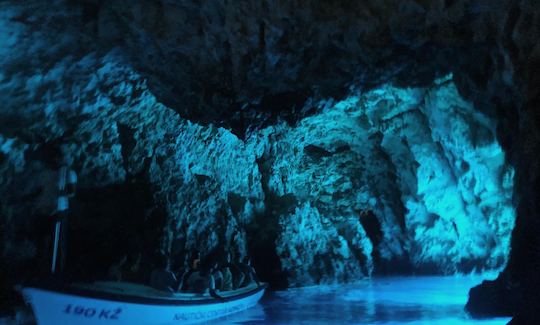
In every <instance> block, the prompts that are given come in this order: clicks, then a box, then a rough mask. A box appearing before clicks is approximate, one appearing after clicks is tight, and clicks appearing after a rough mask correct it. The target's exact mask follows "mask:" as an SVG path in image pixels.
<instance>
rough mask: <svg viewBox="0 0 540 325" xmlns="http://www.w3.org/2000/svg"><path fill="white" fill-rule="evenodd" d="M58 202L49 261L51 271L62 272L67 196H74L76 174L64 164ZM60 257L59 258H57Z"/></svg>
mask: <svg viewBox="0 0 540 325" xmlns="http://www.w3.org/2000/svg"><path fill="white" fill-rule="evenodd" d="M58 176H59V177H58V202H57V206H56V223H55V226H54V246H53V256H52V261H51V273H52V274H56V272H57V271H59V272H62V271H63V268H64V261H65V255H66V250H65V244H66V243H65V232H66V229H65V228H66V221H67V216H68V209H69V198H71V197H73V196H75V184H77V174H75V172H74V171H73V170H71V169H69V168H68V167H66V166H62V167H61V168H60V171H59V175H58ZM59 257H60V258H59Z"/></svg>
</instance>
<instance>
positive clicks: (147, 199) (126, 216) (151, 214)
mask: <svg viewBox="0 0 540 325" xmlns="http://www.w3.org/2000/svg"><path fill="white" fill-rule="evenodd" d="M165 220H166V215H165V212H164V211H163V210H162V209H160V208H159V206H156V205H155V202H154V200H153V197H152V191H151V189H150V184H148V183H147V182H146V181H145V180H144V179H142V178H134V179H131V180H128V181H127V182H126V183H124V184H116V185H110V186H106V187H101V188H92V189H83V190H80V191H79V192H78V193H77V197H76V200H75V202H74V207H73V217H72V218H71V219H70V223H69V233H68V257H67V273H68V274H69V275H70V277H72V278H73V279H77V280H96V279H104V278H105V277H106V273H107V270H108V268H109V267H110V265H111V264H113V263H115V262H117V261H118V260H120V259H121V257H122V256H123V255H127V257H128V264H129V262H130V260H134V259H135V258H136V256H138V255H139V254H140V255H141V264H140V265H141V268H140V271H139V274H138V275H136V276H135V278H134V279H132V280H137V281H138V282H146V281H148V276H149V273H150V271H151V267H152V258H153V256H154V254H155V251H156V250H157V249H158V247H159V239H160V237H161V235H162V229H163V227H164V225H165Z"/></svg>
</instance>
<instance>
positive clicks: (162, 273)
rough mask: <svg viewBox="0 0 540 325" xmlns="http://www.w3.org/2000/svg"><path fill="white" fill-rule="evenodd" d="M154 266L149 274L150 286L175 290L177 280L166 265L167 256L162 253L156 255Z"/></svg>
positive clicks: (163, 289)
mask: <svg viewBox="0 0 540 325" xmlns="http://www.w3.org/2000/svg"><path fill="white" fill-rule="evenodd" d="M155 263H156V268H155V269H154V270H153V271H152V274H151V275H150V286H151V287H153V288H154V289H157V290H162V291H167V292H175V291H176V290H175V289H176V288H177V286H178V281H177V280H176V277H175V276H174V273H172V272H171V271H170V270H169V268H168V267H167V258H166V257H165V256H164V255H161V254H160V255H158V256H157V257H156V262H155Z"/></svg>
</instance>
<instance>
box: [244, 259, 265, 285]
mask: <svg viewBox="0 0 540 325" xmlns="http://www.w3.org/2000/svg"><path fill="white" fill-rule="evenodd" d="M238 267H239V268H240V270H241V271H242V273H243V274H244V281H243V282H242V283H241V284H240V287H245V286H248V285H249V284H251V283H252V282H255V283H257V285H258V286H260V285H261V282H260V281H259V278H258V277H257V273H255V269H254V268H253V267H252V266H251V259H250V258H249V257H247V256H246V257H244V260H243V262H242V263H240V264H238Z"/></svg>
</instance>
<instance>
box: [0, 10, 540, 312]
mask: <svg viewBox="0 0 540 325" xmlns="http://www.w3.org/2000/svg"><path fill="white" fill-rule="evenodd" d="M539 8H540V7H539V6H538V5H537V3H536V2H535V1H532V0H503V1H466V0H457V1H443V0H438V1H413V0H407V1H402V0H400V1H397V0H384V1H380V0H373V1H347V0H342V1H330V0H325V1H318V0H317V1H315V0H313V1H302V2H299V1H287V2H283V1H274V0H265V1H259V2H249V3H247V2H246V3H237V2H231V1H223V0H212V1H206V2H204V3H199V2H190V1H175V0H135V1H128V0H113V1H102V0H84V1H72V0H55V1H48V2H43V1H37V0H35V1H24V2H20V1H4V2H2V3H1V4H0V31H1V35H2V36H1V37H0V195H1V196H2V198H3V200H2V201H1V210H0V211H1V217H0V220H1V226H2V228H1V229H2V231H1V234H2V238H1V239H2V240H1V242H2V247H1V248H2V256H3V258H4V259H7V260H8V261H10V262H9V263H8V264H9V265H10V269H9V270H8V273H9V274H10V277H11V276H15V277H19V278H18V279H16V280H20V279H21V277H23V276H28V277H31V276H32V274H26V275H25V274H23V273H21V272H19V271H20V270H21V269H25V268H24V265H27V264H25V263H32V262H34V261H36V260H35V259H36V256H43V252H41V251H40V250H42V249H43V247H45V245H44V241H40V240H36V238H46V236H45V235H44V233H41V232H40V231H44V230H43V229H46V226H43V225H42V224H43V223H46V218H44V216H46V215H48V214H50V211H51V209H52V208H51V206H53V205H54V203H52V204H51V200H54V193H53V192H54V191H53V190H52V188H53V187H54V185H52V184H54V179H55V174H54V173H55V171H54V169H55V167H54V166H55V165H57V164H58V162H59V161H60V160H63V161H64V162H65V163H70V164H72V166H73V167H74V168H75V169H76V170H77V171H78V173H79V179H80V182H79V185H80V190H79V195H78V198H77V202H76V204H75V207H74V214H75V215H77V216H79V218H78V219H75V220H81V223H80V224H77V223H76V222H75V225H74V226H73V227H74V230H76V231H79V233H80V234H81V236H77V237H76V239H77V240H78V242H77V245H79V246H78V247H87V246H85V245H90V241H87V237H85V236H83V235H84V234H85V233H89V232H91V231H95V233H99V234H100V235H99V236H98V237H97V238H99V239H100V240H101V242H105V243H107V242H109V243H110V244H111V246H115V247H116V248H115V249H112V248H111V247H109V248H107V247H106V245H105V246H103V247H101V246H100V249H101V254H102V255H107V256H106V258H105V257H104V260H103V261H101V260H97V259H99V254H96V256H94V257H92V258H95V259H96V261H95V262H96V263H94V264H93V265H95V270H92V271H95V272H97V273H99V272H100V270H101V271H103V270H102V269H103V268H106V265H107V262H109V260H111V259H113V258H114V255H115V254H119V252H120V251H121V250H125V249H127V248H129V249H131V250H143V251H144V253H145V259H146V261H147V262H151V256H152V254H153V253H154V250H159V249H161V250H164V251H166V252H167V253H169V254H171V259H174V258H173V256H176V255H177V254H182V253H183V252H184V251H185V250H189V249H192V248H199V249H201V250H203V251H205V252H208V251H210V250H213V249H216V248H217V249H219V250H225V249H228V250H232V251H235V253H236V254H237V255H239V256H242V255H244V254H246V253H249V252H250V251H251V252H250V253H252V254H255V255H257V254H259V255H260V256H264V257H260V258H258V263H266V261H271V262H268V263H270V264H269V265H268V266H269V269H272V270H271V272H274V273H272V274H273V275H271V274H270V273H269V274H270V275H269V276H270V277H272V276H274V275H275V274H277V273H280V272H283V273H285V276H287V277H288V278H289V281H290V284H294V285H302V284H308V283H318V282H332V281H347V280H349V279H351V278H355V277H360V276H367V275H370V274H372V273H373V272H375V273H377V272H381V273H387V272H389V271H390V270H389V267H390V266H394V269H395V268H396V267H395V266H398V268H399V270H401V271H403V272H409V273H410V272H437V273H453V272H469V271H471V270H473V269H475V270H482V269H500V268H501V267H503V266H504V265H505V264H506V262H507V257H506V256H507V255H506V254H507V252H508V247H509V245H511V255H510V257H509V260H508V263H507V267H506V269H505V271H503V272H502V273H501V276H500V278H499V279H498V280H497V281H495V282H493V283H486V284H484V285H482V286H481V287H479V288H477V289H475V290H474V291H473V294H472V295H471V299H472V300H471V301H470V303H469V305H468V308H469V310H471V311H472V312H473V313H475V314H478V315H480V314H484V313H488V314H489V313H490V312H492V311H493V310H494V309H497V306H499V305H500V304H497V303H494V304H493V305H490V304H489V303H486V301H482V304H480V303H479V302H478V301H477V300H476V299H479V298H478V297H485V294H484V293H486V292H487V293H492V292H495V291H496V292H499V291H500V290H498V288H504V290H508V292H509V295H506V296H507V297H508V296H510V297H512V299H514V300H513V301H512V303H511V304H509V305H511V306H512V307H513V308H512V309H511V310H510V309H509V310H508V311H507V312H508V313H512V314H514V315H517V318H516V321H525V320H530V319H531V317H532V315H533V314H534V313H535V311H536V310H537V304H538V301H540V296H539V295H540V282H539V281H540V280H539V278H538V276H537V271H538V269H539V268H540V267H539V261H540V255H539V253H538V252H540V250H539V249H538V247H539V245H540V243H539V240H538V238H539V236H538V233H539V231H540V223H539V220H540V218H538V211H539V208H538V200H537V198H538V195H539V193H540V160H539V156H538V154H537V153H538V151H539V149H540V132H539V131H538V130H539V129H538V123H540V118H539V116H540V113H539V112H540V110H539V109H538V105H539V101H538V96H539V94H540V93H539V91H538V89H540V88H539V84H540V80H539V79H538V75H540V74H539V73H538V71H539V69H540V45H539V43H538V38H539V37H540V35H539V32H538V31H539V30H540V27H539V24H540V18H539V17H540V15H539ZM448 75H451V76H452V78H448V79H445V76H448ZM499 144H500V145H499ZM514 171H515V172H514ZM514 173H515V176H514ZM51 186H52V187H51ZM514 211H515V213H516V221H515V228H514V230H513V233H512V239H511V242H510V237H509V235H510V234H509V231H510V229H511V228H512V225H513V222H514ZM39 225H42V226H39ZM306 227H308V229H305V228H306ZM111 229H112V230H111ZM125 229H131V231H135V232H137V233H140V234H142V235H141V236H139V237H130V236H127V237H125V238H124V237H122V236H119V235H118V234H120V233H122V230H125ZM117 235H118V236H117ZM116 237H118V238H116ZM115 238H116V239H115ZM319 239H321V240H320V241H319ZM322 239H324V240H322ZM136 242H139V244H137V243H136ZM141 243H142V244H141ZM268 243H271V244H268ZM124 244H125V245H126V247H123V246H121V245H124ZM137 245H139V246H140V245H142V246H143V247H144V248H141V247H138V246H137ZM134 247H135V248H134ZM266 253H268V254H270V255H271V256H270V255H268V256H270V257H268V258H266V257H267V255H266ZM255 257H256V256H255ZM107 259H109V260H107ZM75 260H77V259H75ZM77 261H79V260H77ZM79 262H81V261H79ZM79 262H77V263H79ZM171 262H174V261H171ZM256 262H257V259H256ZM81 263H82V262H81ZM261 265H262V264H261ZM275 272H277V273H275ZM504 290H503V291H504ZM480 299H483V298H480ZM476 306H481V307H478V310H476V309H475V308H476ZM475 310H476V312H475Z"/></svg>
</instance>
